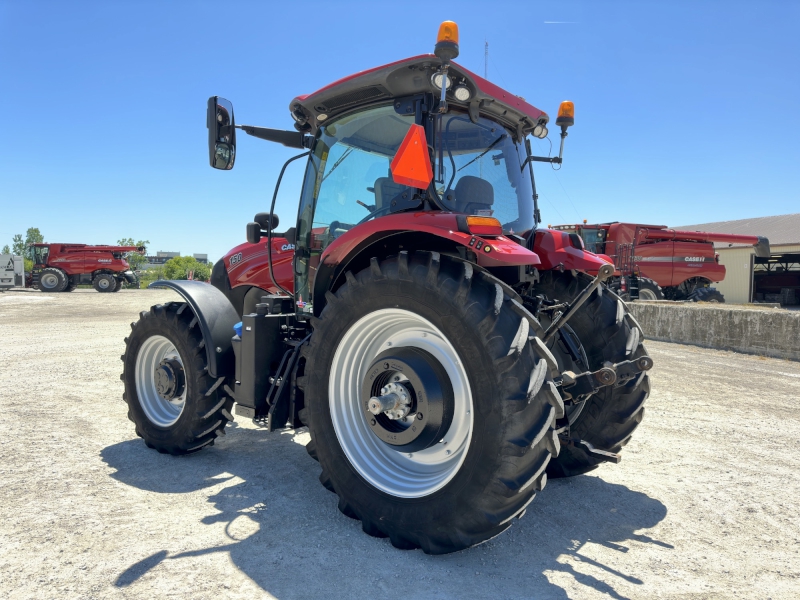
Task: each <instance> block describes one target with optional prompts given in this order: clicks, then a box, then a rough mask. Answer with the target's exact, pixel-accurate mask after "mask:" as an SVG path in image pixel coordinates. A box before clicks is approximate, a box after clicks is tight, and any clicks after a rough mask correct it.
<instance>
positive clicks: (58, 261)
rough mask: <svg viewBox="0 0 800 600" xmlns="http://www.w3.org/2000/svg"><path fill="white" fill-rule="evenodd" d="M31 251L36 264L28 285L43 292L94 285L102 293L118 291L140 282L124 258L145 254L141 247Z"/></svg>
mask: <svg viewBox="0 0 800 600" xmlns="http://www.w3.org/2000/svg"><path fill="white" fill-rule="evenodd" d="M31 248H32V250H33V252H32V254H33V263H34V264H33V269H32V270H31V273H30V276H29V280H28V283H27V286H28V287H38V288H39V290H41V291H42V292H71V291H73V290H74V289H75V288H76V287H78V285H79V284H92V285H93V286H94V289H96V290H97V291H98V292H118V291H119V289H120V288H121V287H122V283H123V281H127V282H128V283H132V284H137V283H138V280H137V279H136V275H134V273H133V272H132V271H131V268H130V265H129V264H128V262H127V261H126V260H125V259H124V258H123V256H122V255H123V254H125V253H126V252H139V253H144V248H140V247H137V246H88V245H86V244H47V243H45V244H31Z"/></svg>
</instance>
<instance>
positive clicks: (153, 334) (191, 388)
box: [121, 302, 233, 454]
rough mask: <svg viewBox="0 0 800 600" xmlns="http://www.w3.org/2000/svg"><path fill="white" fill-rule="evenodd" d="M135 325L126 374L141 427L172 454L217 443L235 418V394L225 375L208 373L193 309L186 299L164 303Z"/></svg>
mask: <svg viewBox="0 0 800 600" xmlns="http://www.w3.org/2000/svg"><path fill="white" fill-rule="evenodd" d="M131 327H132V331H131V335H130V337H129V338H126V339H125V345H126V348H125V354H123V355H122V362H123V371H122V376H121V379H122V381H123V382H124V383H125V393H124V394H123V396H122V397H123V399H124V400H125V401H126V402H127V404H128V418H129V419H130V420H131V421H133V422H134V424H135V425H136V433H137V434H138V435H139V437H141V438H144V441H145V443H146V444H147V445H148V446H149V447H150V448H155V449H156V450H158V451H159V452H162V453H168V454H189V453H190V452H195V451H196V450H200V449H201V448H203V447H204V446H210V445H212V444H213V443H214V440H215V439H216V438H217V437H218V436H220V435H224V433H225V425H226V424H227V422H228V421H232V420H233V417H232V416H231V413H230V409H231V407H232V406H233V400H231V399H230V398H226V397H225V394H224V393H223V391H222V390H223V386H222V383H223V378H220V379H219V380H216V381H215V380H214V379H212V378H211V377H210V376H209V375H208V371H207V369H206V351H205V347H204V344H203V337H202V335H201V334H200V330H199V328H198V326H197V319H196V318H195V317H194V313H192V310H191V309H190V308H189V306H188V305H187V304H185V303H183V302H172V303H170V304H166V305H161V304H159V305H157V306H154V307H152V308H151V309H150V311H149V312H142V313H141V318H140V319H139V321H138V322H137V323H132V324H131Z"/></svg>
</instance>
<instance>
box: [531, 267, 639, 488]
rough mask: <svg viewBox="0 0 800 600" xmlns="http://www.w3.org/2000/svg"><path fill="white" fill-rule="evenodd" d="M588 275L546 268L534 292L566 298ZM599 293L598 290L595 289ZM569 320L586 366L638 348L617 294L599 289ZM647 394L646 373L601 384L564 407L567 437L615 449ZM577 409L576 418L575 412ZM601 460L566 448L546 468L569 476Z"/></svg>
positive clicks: (635, 331) (598, 365) (618, 448)
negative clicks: (620, 380) (619, 382)
mask: <svg viewBox="0 0 800 600" xmlns="http://www.w3.org/2000/svg"><path fill="white" fill-rule="evenodd" d="M588 282H589V278H588V277H587V276H585V275H580V276H579V277H573V276H572V275H571V274H569V273H565V274H557V273H552V272H548V273H546V274H545V275H544V277H543V279H542V283H541V284H540V285H539V286H537V288H536V293H544V294H546V295H547V296H548V297H550V298H558V299H562V300H568V299H570V298H572V297H574V296H575V295H576V294H577V293H578V292H579V291H580V290H581V289H583V288H584V287H586V285H587V284H588ZM598 292H599V293H598ZM598 292H595V293H594V294H592V295H591V296H590V298H589V300H588V301H587V302H586V304H584V305H583V307H581V309H580V310H579V311H578V312H577V313H576V314H575V315H574V316H573V317H572V318H571V319H570V322H569V325H570V327H571V328H572V331H573V332H574V334H575V336H577V338H578V340H579V341H580V343H581V344H582V346H583V352H585V355H586V359H587V360H588V362H589V369H591V370H597V369H600V368H601V367H602V366H603V364H604V363H605V362H607V361H610V362H611V363H618V362H622V361H624V360H630V358H631V357H632V356H634V355H636V354H637V353H638V352H641V351H642V350H641V348H640V346H641V341H642V334H641V331H640V330H639V328H638V325H636V322H635V321H634V320H633V319H632V318H631V317H629V316H628V310H627V308H626V307H625V305H624V304H623V303H622V302H621V301H620V300H619V299H618V297H617V296H616V295H615V294H613V293H611V292H610V290H608V289H607V288H605V287H600V288H598ZM649 394H650V380H649V377H648V375H647V373H646V372H643V373H640V374H639V376H637V377H635V378H633V379H631V380H630V381H627V382H623V383H621V385H617V386H611V387H604V388H600V391H598V392H597V393H595V394H594V395H592V396H590V397H589V399H588V400H586V401H585V402H583V403H582V404H578V405H575V406H567V417H568V420H569V423H570V436H571V437H573V438H580V439H582V440H586V441H587V442H589V443H591V444H592V446H594V447H595V448H598V449H600V450H606V451H609V452H614V453H618V452H620V451H621V450H622V447H623V446H625V445H626V444H627V443H628V441H629V440H630V438H631V436H632V435H633V432H634V431H635V430H636V428H637V427H638V426H639V423H641V421H642V418H643V417H644V402H645V400H647V397H648V395H649ZM577 410H580V413H579V414H578V415H577V416H575V415H574V414H573V412H574V411H577ZM599 464H600V461H598V460H597V459H596V458H594V457H592V456H590V455H589V454H588V453H587V452H585V451H584V450H583V449H582V448H580V447H576V446H565V447H563V448H562V449H561V453H560V454H559V455H558V457H557V458H556V459H554V460H553V461H551V462H550V464H549V465H548V468H547V474H548V476H549V477H569V476H572V475H579V474H581V473H586V472H587V471H591V470H592V469H594V468H595V467H597V466H598V465H599Z"/></svg>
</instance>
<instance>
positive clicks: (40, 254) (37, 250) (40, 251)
mask: <svg viewBox="0 0 800 600" xmlns="http://www.w3.org/2000/svg"><path fill="white" fill-rule="evenodd" d="M31 254H32V258H33V265H34V266H43V265H46V264H47V259H48V257H49V256H50V246H49V245H46V244H34V245H32V246H31Z"/></svg>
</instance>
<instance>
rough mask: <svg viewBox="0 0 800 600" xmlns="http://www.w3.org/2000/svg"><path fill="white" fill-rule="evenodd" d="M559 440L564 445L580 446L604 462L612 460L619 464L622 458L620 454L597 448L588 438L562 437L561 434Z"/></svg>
mask: <svg viewBox="0 0 800 600" xmlns="http://www.w3.org/2000/svg"><path fill="white" fill-rule="evenodd" d="M558 440H559V441H560V442H561V445H562V446H573V447H574V448H580V449H581V450H583V451H584V452H586V453H587V454H588V455H589V456H591V457H592V458H594V459H595V460H600V461H603V462H612V463H614V464H619V461H621V460H622V457H621V456H620V455H619V454H616V453H614V452H608V451H606V450H600V449H599V448H595V447H594V446H593V445H592V444H590V443H589V442H587V441H586V440H581V439H578V438H569V437H561V436H559V438H558Z"/></svg>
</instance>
